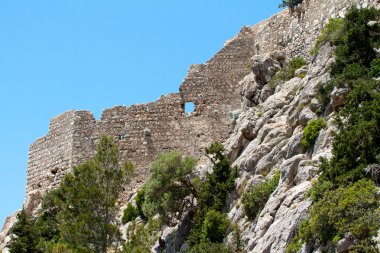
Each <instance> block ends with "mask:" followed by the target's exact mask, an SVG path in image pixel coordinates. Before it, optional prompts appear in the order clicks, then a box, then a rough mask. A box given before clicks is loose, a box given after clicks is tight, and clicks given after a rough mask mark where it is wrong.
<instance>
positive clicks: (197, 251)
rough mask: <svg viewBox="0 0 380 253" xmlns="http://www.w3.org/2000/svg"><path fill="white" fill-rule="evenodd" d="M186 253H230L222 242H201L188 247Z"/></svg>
mask: <svg viewBox="0 0 380 253" xmlns="http://www.w3.org/2000/svg"><path fill="white" fill-rule="evenodd" d="M186 252H187V253H205V252H207V253H232V252H233V251H231V250H229V249H228V248H226V246H224V245H223V244H222V243H210V242H202V243H200V244H197V245H195V246H193V247H192V248H190V249H189V250H188V251H186Z"/></svg>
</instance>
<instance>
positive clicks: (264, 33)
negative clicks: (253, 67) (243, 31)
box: [252, 0, 380, 59]
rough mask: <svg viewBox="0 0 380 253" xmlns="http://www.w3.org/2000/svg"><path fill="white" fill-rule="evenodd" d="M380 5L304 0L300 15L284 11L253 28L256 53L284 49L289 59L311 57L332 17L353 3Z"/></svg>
mask: <svg viewBox="0 0 380 253" xmlns="http://www.w3.org/2000/svg"><path fill="white" fill-rule="evenodd" d="M353 5H354V6H357V7H358V8H361V7H363V8H366V7H370V6H374V7H377V8H379V7H380V3H379V1H378V0H304V10H305V12H304V13H303V14H302V15H301V16H300V17H297V13H294V14H293V15H292V16H291V15H289V11H288V10H287V9H286V10H283V11H281V12H280V13H278V14H275V15H273V16H272V17H270V18H269V19H267V20H264V21H262V22H260V23H259V24H257V25H255V26H254V27H252V32H253V34H254V37H255V42H254V44H255V46H254V50H255V54H266V53H270V52H273V51H281V52H284V53H285V55H286V56H287V57H288V58H293V57H295V56H302V57H304V58H309V59H310V58H311V55H310V53H309V52H310V50H311V49H312V48H313V46H314V43H315V41H316V39H317V38H318V36H319V33H320V31H321V29H322V28H323V26H324V25H325V24H326V23H327V22H328V21H329V19H330V18H338V17H344V14H345V12H346V11H347V8H349V7H350V6H353Z"/></svg>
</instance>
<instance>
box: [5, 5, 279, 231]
mask: <svg viewBox="0 0 380 253" xmlns="http://www.w3.org/2000/svg"><path fill="white" fill-rule="evenodd" d="M279 2H280V1H279V0H265V1H258V0H237V1H231V0H192V1H181V0H163V1H158V0H139V1H130V0H107V1H106V0H33V1H30V0H2V1H0V36H1V39H0V89H1V90H0V114H1V121H0V140H1V144H0V203H1V206H0V226H1V224H2V223H3V221H4V219H5V217H6V216H7V215H9V214H11V213H12V212H13V211H15V210H16V209H19V208H21V206H22V202H23V199H24V195H25V185H26V168H27V158H28V149H29V145H30V144H31V143H32V142H33V141H34V140H35V139H36V138H38V137H41V136H43V135H45V134H46V133H47V129H48V125H49V120H50V119H51V118H52V117H54V116H55V115H57V114H60V113H62V112H64V111H67V110H70V109H76V110H83V109H84V110H90V111H92V112H93V113H94V115H95V116H96V117H97V118H99V117H100V115H101V112H102V111H103V109H104V108H110V107H113V106H115V105H130V104H134V103H143V102H149V101H154V100H156V99H157V98H158V97H159V96H160V95H162V94H166V93H170V92H177V91H178V87H179V84H180V83H181V82H182V80H183V78H184V77H185V74H186V72H187V69H188V67H189V65H190V64H193V63H203V62H205V61H207V60H208V59H209V58H210V57H212V56H213V55H214V54H215V53H216V52H217V51H219V50H220V49H221V48H222V47H223V43H224V42H225V41H226V40H227V39H229V38H231V37H233V36H235V35H236V34H237V33H238V32H239V30H240V29H241V27H242V26H244V25H253V24H255V23H257V22H259V21H260V20H262V19H265V18H268V17H269V16H270V15H272V14H273V13H275V12H277V11H278V3H279Z"/></svg>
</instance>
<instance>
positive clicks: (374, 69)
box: [369, 58, 380, 78]
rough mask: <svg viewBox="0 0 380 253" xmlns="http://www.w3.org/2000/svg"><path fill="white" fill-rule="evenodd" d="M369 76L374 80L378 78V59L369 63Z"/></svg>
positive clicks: (379, 65)
mask: <svg viewBox="0 0 380 253" xmlns="http://www.w3.org/2000/svg"><path fill="white" fill-rule="evenodd" d="M369 74H370V76H371V77H376V78H377V77H379V76H380V58H376V59H373V61H372V62H371V70H370V73H369Z"/></svg>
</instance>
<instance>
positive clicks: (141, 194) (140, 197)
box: [135, 188, 146, 220]
mask: <svg viewBox="0 0 380 253" xmlns="http://www.w3.org/2000/svg"><path fill="white" fill-rule="evenodd" d="M144 201H145V190H144V188H141V189H140V190H139V191H138V192H137V195H136V198H135V202H136V208H137V214H138V215H139V216H140V217H141V219H143V220H145V219H146V216H145V214H144V212H143V209H142V208H143V205H144Z"/></svg>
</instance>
